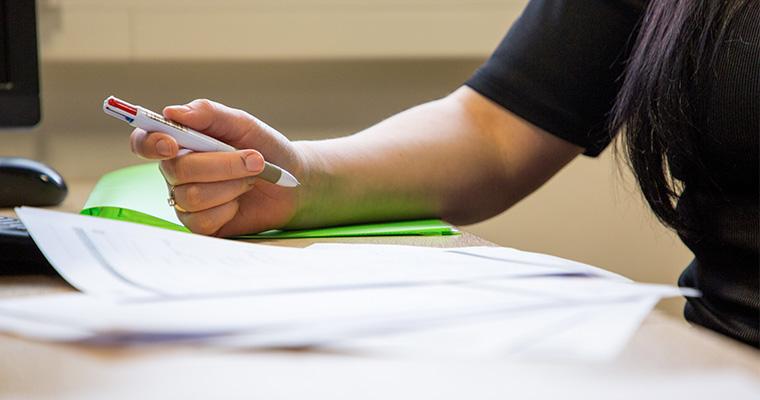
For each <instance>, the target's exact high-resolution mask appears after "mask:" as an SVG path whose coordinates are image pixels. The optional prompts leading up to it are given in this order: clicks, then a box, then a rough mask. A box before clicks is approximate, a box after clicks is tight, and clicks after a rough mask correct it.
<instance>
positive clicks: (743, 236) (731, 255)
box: [467, 0, 760, 347]
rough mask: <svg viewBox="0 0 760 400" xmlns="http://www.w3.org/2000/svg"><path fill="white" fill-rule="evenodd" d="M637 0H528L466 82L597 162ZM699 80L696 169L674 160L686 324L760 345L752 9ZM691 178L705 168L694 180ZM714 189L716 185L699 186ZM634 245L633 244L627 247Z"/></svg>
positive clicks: (757, 67)
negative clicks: (685, 257) (688, 254)
mask: <svg viewBox="0 0 760 400" xmlns="http://www.w3.org/2000/svg"><path fill="white" fill-rule="evenodd" d="M645 7H646V1H644V0H618V1H598V0H533V1H531V2H530V3H529V5H528V7H527V8H526V9H525V11H524V12H523V14H522V16H521V17H520V18H519V19H518V20H517V21H516V22H515V24H514V25H513V26H512V28H511V29H510V31H509V32H508V33H507V36H506V37H505V38H504V39H503V40H502V42H501V44H500V45H499V47H498V48H497V49H496V51H495V52H494V53H493V55H492V56H491V57H490V58H489V60H488V61H487V62H486V63H485V64H484V65H483V66H482V67H481V68H480V69H479V70H478V71H477V72H476V73H475V74H474V75H473V76H472V77H471V78H470V80H469V81H468V82H467V85H468V86H469V87H471V88H472V89H474V90H475V91H477V92H479V93H480V94H482V95H484V96H485V97H487V98H489V99H491V100H492V101H494V102H496V103H497V104H499V105H501V106H503V107H504V108H506V109H508V110H510V111H511V112H513V113H515V114H517V115H518V116H520V117H522V118H523V119H525V120H527V121H529V122H531V123H532V124H534V125H536V126H539V127H541V128H542V129H544V130H546V131H548V132H550V133H552V134H554V135H556V136H558V137H560V138H562V139H564V140H567V141H569V142H571V143H574V144H577V145H579V146H581V147H583V148H585V154H586V155H588V156H596V155H598V154H599V153H600V152H601V151H602V150H603V149H604V148H605V147H606V146H607V145H608V144H609V142H610V140H611V138H612V136H613V135H612V134H611V132H609V131H608V129H607V127H608V122H609V115H610V111H611V109H612V106H613V103H614V101H615V98H616V96H617V92H618V90H619V88H620V84H621V83H622V79H621V76H622V75H623V73H624V69H625V61H626V59H627V57H628V56H629V53H630V51H631V49H632V47H633V45H634V42H635V31H636V28H637V26H638V24H639V22H640V19H641V16H642V14H643V12H644V9H645ZM718 60H719V61H718V63H717V67H716V69H715V71H714V74H712V77H711V78H710V79H705V81H704V82H698V83H697V84H698V85H699V86H700V88H702V89H703V90H702V91H701V92H700V93H701V94H702V96H700V98H699V99H695V101H694V104H695V105H696V107H695V110H694V112H695V113H697V114H698V115H699V116H700V118H696V119H695V120H696V121H700V123H701V126H699V127H697V128H698V131H699V132H701V133H702V134H701V135H700V136H699V137H697V138H695V139H694V140H695V141H696V143H695V144H696V149H697V151H698V152H699V156H700V157H701V159H702V160H703V162H704V164H705V167H706V168H705V169H692V168H688V166H685V164H682V163H679V162H678V154H675V155H674V156H673V157H674V158H675V160H672V161H675V162H671V163H670V165H675V167H672V168H671V171H670V172H671V174H672V175H673V176H674V177H676V178H677V179H679V180H680V181H682V182H683V185H684V190H683V192H682V193H681V196H680V198H679V201H678V204H677V208H676V210H677V213H678V214H679V216H680V217H682V218H683V219H684V220H685V221H686V222H687V224H688V225H689V226H690V227H692V228H693V231H694V232H695V233H696V234H690V235H689V236H688V237H682V240H683V241H684V243H685V244H686V245H687V246H688V247H689V249H690V250H691V251H692V252H693V253H694V260H693V261H692V262H691V263H690V264H689V266H688V267H687V268H686V270H685V271H684V272H683V274H682V275H681V278H680V280H679V284H680V285H682V286H688V287H695V288H697V289H700V290H701V291H702V293H703V296H702V297H701V298H690V299H688V301H687V304H686V308H685V316H686V318H687V319H688V320H689V321H692V322H694V323H697V324H699V325H703V326H705V327H707V328H710V329H713V330H715V331H718V332H721V333H723V334H726V335H728V336H731V337H733V338H736V339H738V340H740V341H743V342H745V343H748V344H751V345H753V346H756V347H757V346H760V321H759V317H760V288H759V286H760V277H759V276H758V271H759V270H760V259H759V257H758V248H759V247H760V243H759V242H758V230H759V229H760V228H759V226H760V224H759V222H760V213H759V212H758V204H759V203H760V199H759V196H758V183H759V182H760V177H759V174H758V172H759V171H760V162H759V161H758V146H759V141H758V137H759V136H760V2H757V1H755V2H750V5H749V7H748V9H747V10H746V11H745V12H743V13H742V14H741V15H740V16H739V17H738V21H737V24H736V29H734V30H733V31H732V33H731V35H730V37H728V39H727V40H726V42H725V43H722V44H721V46H720V53H719V59H718ZM698 171H709V174H710V176H702V175H700V173H699V172H698ZM708 181H710V182H713V183H717V186H716V185H713V184H710V185H707V184H704V182H708ZM632 245H635V244H632Z"/></svg>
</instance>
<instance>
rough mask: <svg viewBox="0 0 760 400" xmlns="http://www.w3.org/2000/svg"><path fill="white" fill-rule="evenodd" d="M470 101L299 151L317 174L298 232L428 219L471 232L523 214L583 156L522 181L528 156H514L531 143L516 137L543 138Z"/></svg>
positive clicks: (434, 106)
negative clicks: (504, 215) (530, 200)
mask: <svg viewBox="0 0 760 400" xmlns="http://www.w3.org/2000/svg"><path fill="white" fill-rule="evenodd" d="M462 91H465V93H462ZM468 91H469V89H460V90H459V91H458V92H457V93H455V94H453V95H452V96H449V97H447V98H446V99H442V100H438V101H434V102H431V103H427V104H424V105H421V106H418V107H415V108H412V109H410V110H407V111H405V112H403V113H400V114H398V115H396V116H393V117H391V118H389V119H387V120H385V121H383V122H381V123H379V124H377V125H375V126H373V127H371V128H369V129H367V130H365V131H362V132H359V133H357V134H355V135H352V136H349V137H344V138H339V139H331V140H323V141H308V142H298V143H296V145H297V146H299V147H300V148H301V150H302V154H303V156H304V157H305V159H306V162H305V163H306V165H307V166H308V167H307V169H306V170H305V174H306V177H305V182H304V187H303V188H302V189H301V190H302V196H301V201H300V202H299V208H298V211H297V213H296V216H295V217H294V218H293V220H292V221H291V223H289V224H288V226H289V227H291V228H295V227H308V226H320V225H334V224H347V223H356V222H367V221H379V220H399V219H411V218H425V217H442V218H444V219H447V220H449V221H451V222H454V223H460V224H461V223H471V222H475V221H478V220H482V219H485V218H487V217H490V216H493V215H495V214H497V213H499V212H501V211H503V210H504V209H506V208H507V207H509V206H510V205H512V204H514V203H515V202H517V201H518V200H519V199H521V198H522V197H524V196H525V195H526V194H528V193H529V192H530V191H532V190H534V189H535V188H536V187H537V186H538V185H540V184H541V183H542V182H543V181H544V180H546V179H548V177H549V176H551V174H553V173H554V172H556V170H558V169H559V168H561V166H562V165H564V164H565V163H566V162H567V161H569V160H570V159H571V158H572V157H573V156H574V154H573V155H572V156H568V157H567V158H566V159H565V160H561V161H559V162H558V163H557V162H549V164H552V165H554V164H557V166H556V168H550V169H551V172H550V173H549V172H545V170H546V168H540V169H541V170H542V171H543V172H542V171H521V170H522V168H521V165H520V156H519V155H518V154H517V152H510V151H508V149H509V148H519V146H520V145H521V143H520V140H521V139H520V138H521V137H522V136H523V135H524V134H525V133H524V132H516V131H520V130H526V129H537V128H535V127H532V126H530V125H527V124H525V123H524V122H523V121H520V120H518V119H516V118H514V116H512V115H511V114H509V115H506V113H503V112H501V111H500V112H495V113H492V112H482V109H481V108H480V106H481V105H479V104H478V101H475V102H474V103H473V101H471V100H472V96H473V93H468ZM469 92H471V91H469ZM475 96H477V95H475ZM481 101H486V100H484V99H483V100H481ZM489 107H490V106H489ZM502 114H504V115H502ZM510 133H511V134H510ZM532 134H534V133H531V135H532ZM544 135H545V134H544ZM549 140H557V139H556V138H553V137H552V138H550V139H549ZM527 145H528V146H529V145H531V143H527ZM517 174H522V176H518V175H517ZM536 174H538V175H542V174H543V175H546V176H545V177H544V176H535V175H536ZM535 178H540V179H535ZM536 181H537V182H538V183H532V182H536Z"/></svg>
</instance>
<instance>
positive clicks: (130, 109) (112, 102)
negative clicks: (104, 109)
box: [108, 97, 137, 115]
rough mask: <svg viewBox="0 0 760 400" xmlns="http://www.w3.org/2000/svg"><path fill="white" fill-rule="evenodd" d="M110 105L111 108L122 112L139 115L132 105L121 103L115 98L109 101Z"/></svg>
mask: <svg viewBox="0 0 760 400" xmlns="http://www.w3.org/2000/svg"><path fill="white" fill-rule="evenodd" d="M108 105H109V106H111V107H116V108H118V109H120V110H122V111H126V112H128V113H130V114H132V115H137V109H136V108H134V107H132V106H131V105H129V104H127V103H124V102H121V101H119V100H117V99H115V98H113V97H111V98H110V99H108Z"/></svg>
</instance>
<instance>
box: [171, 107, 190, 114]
mask: <svg viewBox="0 0 760 400" xmlns="http://www.w3.org/2000/svg"><path fill="white" fill-rule="evenodd" d="M172 108H173V109H174V110H175V111H179V112H182V113H186V112H190V107H188V106H185V105H181V106H172Z"/></svg>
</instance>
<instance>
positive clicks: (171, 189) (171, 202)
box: [166, 185, 187, 212]
mask: <svg viewBox="0 0 760 400" xmlns="http://www.w3.org/2000/svg"><path fill="white" fill-rule="evenodd" d="M166 202H167V203H168V204H169V207H174V209H175V210H177V211H179V212H187V210H185V209H184V208H182V207H181V206H180V205H179V204H177V200H175V199H174V185H169V198H168V199H166Z"/></svg>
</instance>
